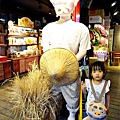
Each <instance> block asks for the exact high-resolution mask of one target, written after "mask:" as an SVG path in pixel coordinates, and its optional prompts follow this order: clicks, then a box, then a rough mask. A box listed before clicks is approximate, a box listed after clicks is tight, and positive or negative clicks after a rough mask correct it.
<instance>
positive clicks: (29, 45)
mask: <svg viewBox="0 0 120 120" xmlns="http://www.w3.org/2000/svg"><path fill="white" fill-rule="evenodd" d="M32 45H37V44H25V45H8V46H9V47H10V46H32Z"/></svg>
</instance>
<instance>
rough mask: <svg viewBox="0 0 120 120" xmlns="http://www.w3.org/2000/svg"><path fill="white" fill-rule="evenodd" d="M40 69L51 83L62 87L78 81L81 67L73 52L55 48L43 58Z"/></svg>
mask: <svg viewBox="0 0 120 120" xmlns="http://www.w3.org/2000/svg"><path fill="white" fill-rule="evenodd" d="M40 69H41V72H42V73H43V74H44V76H45V77H47V79H49V80H50V82H51V83H53V84H56V85H58V86H62V85H66V84H71V83H72V82H74V81H75V80H76V78H77V76H78V71H79V65H78V60H77V58H76V56H75V54H74V53H73V52H71V51H69V50H67V49H64V48H53V49H49V50H48V51H46V52H45V53H44V54H43V55H42V56H41V59H40Z"/></svg>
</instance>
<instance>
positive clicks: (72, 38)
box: [42, 20, 91, 54]
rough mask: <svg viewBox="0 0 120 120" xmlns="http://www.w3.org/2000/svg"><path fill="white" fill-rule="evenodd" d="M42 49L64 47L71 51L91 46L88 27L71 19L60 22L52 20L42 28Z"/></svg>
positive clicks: (87, 48)
mask: <svg viewBox="0 0 120 120" xmlns="http://www.w3.org/2000/svg"><path fill="white" fill-rule="evenodd" d="M42 45H43V51H44V52H45V51H46V50H48V49H50V48H66V49H68V50H71V51H72V52H73V53H75V54H76V53H77V52H78V50H80V51H84V50H89V49H90V48H91V45H90V36H89V30H88V28H87V27H86V26H85V25H84V24H82V23H77V22H74V21H72V20H68V21H67V22H64V23H62V24H58V23H57V22H52V23H49V24H47V25H46V26H45V27H44V28H43V30H42Z"/></svg>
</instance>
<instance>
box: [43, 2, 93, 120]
mask: <svg viewBox="0 0 120 120" xmlns="http://www.w3.org/2000/svg"><path fill="white" fill-rule="evenodd" d="M78 1H79V0H50V2H51V3H52V4H53V6H54V9H55V12H56V15H57V16H59V17H60V18H59V20H58V21H55V22H52V23H49V24H47V25H46V26H45V27H44V28H43V31H42V44H43V51H44V52H45V51H46V50H48V49H51V48H66V49H68V50H71V51H72V52H73V53H74V54H76V57H77V59H78V61H79V60H81V59H82V58H83V56H84V55H85V54H86V52H87V50H89V49H90V48H91V45H90V37H89V30H88V28H87V27H86V26H85V25H84V24H82V23H77V22H74V21H72V19H71V13H72V12H73V10H74V8H75V6H76V5H77V3H78ZM71 69H72V68H71ZM79 83H80V81H79V80H78V79H76V80H75V81H74V82H73V83H72V84H68V85H63V86H57V85H53V88H54V95H56V96H59V94H60V93H62V95H63V97H64V99H65V101H66V103H67V105H66V107H67V110H68V111H69V117H68V120H75V114H76V112H77V111H78V109H79V90H80V84H79Z"/></svg>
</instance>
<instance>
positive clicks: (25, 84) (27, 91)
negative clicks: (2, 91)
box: [10, 62, 55, 120]
mask: <svg viewBox="0 0 120 120" xmlns="http://www.w3.org/2000/svg"><path fill="white" fill-rule="evenodd" d="M10 101H11V102H12V103H14V106H13V108H12V110H13V113H14V114H15V119H17V120H18V118H19V120H46V118H48V115H49V114H50V113H51V115H54V110H53V107H52V103H55V99H54V97H53V96H52V88H51V84H50V82H49V80H47V79H46V78H45V77H44V76H43V74H41V71H40V70H39V69H38V66H37V65H36V64H35V62H34V63H33V64H32V70H31V71H29V72H28V74H27V75H26V76H23V77H22V78H20V77H19V76H15V78H14V80H13V81H12V87H11V99H10ZM49 120H50V119H49Z"/></svg>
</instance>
